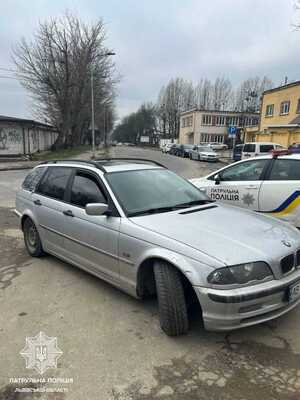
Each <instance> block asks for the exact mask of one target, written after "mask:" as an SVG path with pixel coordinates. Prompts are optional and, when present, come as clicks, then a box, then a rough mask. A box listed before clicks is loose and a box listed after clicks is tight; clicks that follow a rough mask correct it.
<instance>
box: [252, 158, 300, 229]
mask: <svg viewBox="0 0 300 400" xmlns="http://www.w3.org/2000/svg"><path fill="white" fill-rule="evenodd" d="M259 210H260V211H262V212H266V213H268V214H271V215H273V216H275V217H278V218H281V219H283V220H285V221H288V222H291V223H292V224H293V225H295V226H297V227H300V159H291V158H277V159H274V160H273V165H272V169H271V170H270V173H269V176H268V177H266V180H265V181H264V182H263V184H262V187H261V191H260V195H259Z"/></svg>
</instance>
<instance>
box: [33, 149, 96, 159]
mask: <svg viewBox="0 0 300 400" xmlns="http://www.w3.org/2000/svg"><path fill="white" fill-rule="evenodd" d="M89 150H91V146H86V145H84V146H78V147H72V148H69V149H61V150H56V151H43V152H41V153H34V154H33V155H32V160H33V161H48V160H64V159H65V158H72V157H76V156H79V154H81V153H84V152H86V151H89Z"/></svg>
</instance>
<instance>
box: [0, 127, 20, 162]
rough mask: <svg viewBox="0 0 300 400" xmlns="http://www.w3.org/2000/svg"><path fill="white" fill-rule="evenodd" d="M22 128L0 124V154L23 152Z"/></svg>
mask: <svg viewBox="0 0 300 400" xmlns="http://www.w3.org/2000/svg"><path fill="white" fill-rule="evenodd" d="M23 151H24V145H23V129H22V127H20V126H7V125H6V126H5V125H4V126H0V156H1V155H10V154H23Z"/></svg>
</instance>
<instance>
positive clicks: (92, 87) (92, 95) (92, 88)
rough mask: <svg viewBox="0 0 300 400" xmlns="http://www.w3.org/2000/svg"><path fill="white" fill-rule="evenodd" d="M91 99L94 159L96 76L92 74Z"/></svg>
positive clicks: (93, 155) (93, 151) (93, 150)
mask: <svg viewBox="0 0 300 400" xmlns="http://www.w3.org/2000/svg"><path fill="white" fill-rule="evenodd" d="M91 97H92V99H91V100H92V159H94V158H95V112H94V74H93V69H92V72H91Z"/></svg>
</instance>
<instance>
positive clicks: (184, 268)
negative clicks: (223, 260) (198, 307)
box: [136, 247, 223, 286]
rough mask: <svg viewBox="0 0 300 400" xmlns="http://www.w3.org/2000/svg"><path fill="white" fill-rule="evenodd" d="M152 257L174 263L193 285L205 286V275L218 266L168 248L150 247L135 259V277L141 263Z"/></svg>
mask: <svg viewBox="0 0 300 400" xmlns="http://www.w3.org/2000/svg"><path fill="white" fill-rule="evenodd" d="M153 258H157V259H161V260H165V261H167V262H169V263H170V264H172V265H174V267H175V268H177V269H178V270H179V271H180V272H181V273H182V274H183V275H184V276H185V277H186V278H187V280H188V281H189V282H190V283H191V284H192V285H193V286H207V282H206V277H207V275H209V273H210V272H211V271H213V270H215V268H217V267H218V266H214V267H212V266H210V265H207V264H204V263H202V262H200V261H196V260H194V259H191V258H189V257H186V256H183V255H181V254H178V253H176V252H174V251H171V250H168V249H164V248H161V247H153V248H151V249H147V250H146V251H145V252H144V253H143V254H142V255H141V256H140V257H139V258H138V259H137V263H136V265H137V277H138V275H139V271H140V268H141V265H142V264H143V263H145V262H146V261H147V260H150V259H153ZM222 266H223V265H222Z"/></svg>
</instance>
